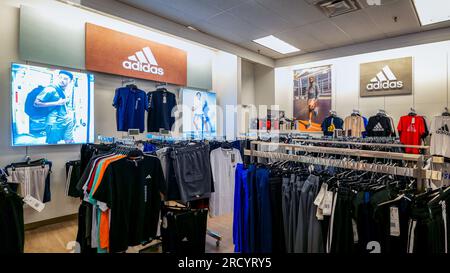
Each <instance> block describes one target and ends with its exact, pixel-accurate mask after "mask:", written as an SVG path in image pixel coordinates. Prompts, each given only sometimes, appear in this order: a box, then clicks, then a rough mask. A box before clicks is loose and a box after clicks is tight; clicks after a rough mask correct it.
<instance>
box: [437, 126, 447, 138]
mask: <svg viewBox="0 0 450 273" xmlns="http://www.w3.org/2000/svg"><path fill="white" fill-rule="evenodd" d="M436 134H439V135H447V136H449V135H450V130H449V129H448V126H447V124H445V125H444V126H442V127H441V128H439V129H438V130H437V131H436Z"/></svg>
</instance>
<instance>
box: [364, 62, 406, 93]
mask: <svg viewBox="0 0 450 273" xmlns="http://www.w3.org/2000/svg"><path fill="white" fill-rule="evenodd" d="M400 88H403V81H399V80H397V77H396V76H395V75H394V73H393V72H392V70H391V69H390V68H389V66H388V65H386V66H385V67H383V69H382V70H381V71H380V72H378V74H377V76H376V77H374V78H372V79H371V80H370V83H369V84H367V86H366V89H367V90H369V91H376V90H386V89H400Z"/></svg>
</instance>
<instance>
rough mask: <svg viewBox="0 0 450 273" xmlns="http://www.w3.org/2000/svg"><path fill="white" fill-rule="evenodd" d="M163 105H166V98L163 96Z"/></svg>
mask: <svg viewBox="0 0 450 273" xmlns="http://www.w3.org/2000/svg"><path fill="white" fill-rule="evenodd" d="M163 103H167V97H166V96H165V95H164V96H163Z"/></svg>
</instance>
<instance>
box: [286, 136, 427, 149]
mask: <svg viewBox="0 0 450 273" xmlns="http://www.w3.org/2000/svg"><path fill="white" fill-rule="evenodd" d="M292 140H295V141H301V142H307V143H327V144H342V145H360V146H377V147H390V148H417V149H425V150H429V149H430V146H423V145H404V144H390V143H386V144H385V143H370V142H355V141H339V140H323V139H317V140H316V139H301V138H293V139H292Z"/></svg>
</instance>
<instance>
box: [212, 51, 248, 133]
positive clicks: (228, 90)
mask: <svg viewBox="0 0 450 273" xmlns="http://www.w3.org/2000/svg"><path fill="white" fill-rule="evenodd" d="M238 60H239V58H238V57H237V56H236V55H232V54H229V53H226V52H223V51H219V52H218V53H217V56H216V58H214V60H213V90H214V91H215V92H216V93H217V106H218V107H217V126H218V129H217V136H226V137H227V139H234V138H235V137H236V134H237V126H238V125H237V118H236V116H237V113H236V112H235V111H231V110H232V108H231V106H232V107H235V106H236V105H238V90H239V89H240V86H239V85H240V81H239V79H238V74H240V73H241V72H240V65H239V63H238ZM239 78H240V77H239ZM227 109H231V110H228V111H227Z"/></svg>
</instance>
